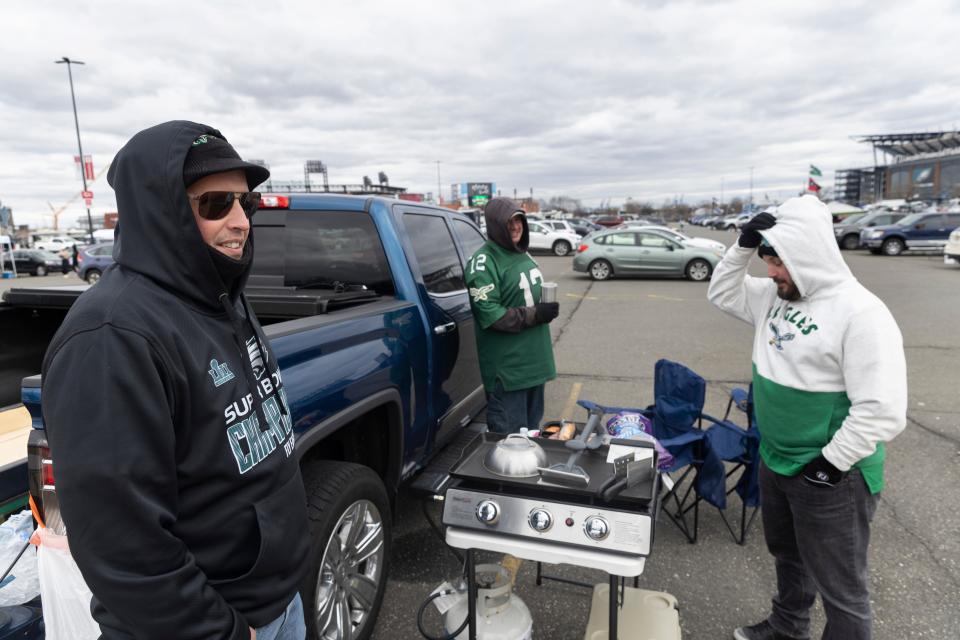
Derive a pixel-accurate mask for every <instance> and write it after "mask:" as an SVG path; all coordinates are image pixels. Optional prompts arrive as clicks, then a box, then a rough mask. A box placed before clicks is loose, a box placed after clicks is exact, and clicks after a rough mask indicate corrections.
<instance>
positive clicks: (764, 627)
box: [733, 620, 806, 640]
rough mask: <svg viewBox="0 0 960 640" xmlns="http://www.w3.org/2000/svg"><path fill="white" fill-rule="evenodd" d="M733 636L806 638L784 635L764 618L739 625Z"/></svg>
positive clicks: (757, 639)
mask: <svg viewBox="0 0 960 640" xmlns="http://www.w3.org/2000/svg"><path fill="white" fill-rule="evenodd" d="M733 638H734V640H806V639H801V638H794V637H793V636H786V635H784V634H782V633H780V632H779V631H777V630H776V629H774V628H773V627H771V626H770V623H769V622H767V621H766V620H764V621H763V622H759V623H757V624H755V625H751V626H749V627H739V628H738V629H736V630H735V631H734V632H733Z"/></svg>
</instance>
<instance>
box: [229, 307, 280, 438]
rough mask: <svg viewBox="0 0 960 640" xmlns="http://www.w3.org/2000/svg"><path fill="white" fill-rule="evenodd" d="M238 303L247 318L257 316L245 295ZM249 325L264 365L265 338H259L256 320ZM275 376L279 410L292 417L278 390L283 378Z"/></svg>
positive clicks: (265, 354) (265, 358) (265, 355)
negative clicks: (257, 343) (258, 345)
mask: <svg viewBox="0 0 960 640" xmlns="http://www.w3.org/2000/svg"><path fill="white" fill-rule="evenodd" d="M240 303H241V304H242V305H243V309H244V311H246V312H247V318H256V317H257V316H255V315H254V313H253V311H252V310H251V309H250V303H249V302H247V297H246V296H240ZM250 326H251V327H253V335H254V336H255V337H256V339H257V341H258V342H259V343H260V352H261V353H262V354H263V362H264V365H266V362H267V347H266V340H261V339H260V338H261V336H262V333H261V332H260V331H258V330H257V329H258V327H257V323H256V322H254V321H253V320H250ZM279 367H280V365H279V363H278V364H277V368H278V369H279ZM277 378H278V379H277V386H276V392H277V402H279V403H280V410H281V411H283V413H285V414H287V415H288V416H290V418H291V419H293V413H291V412H290V408H289V407H287V401H286V400H284V399H283V396H284V395H285V394H283V393H280V390H281V389H283V380H282V379H280V377H279V376H277Z"/></svg>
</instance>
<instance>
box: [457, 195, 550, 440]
mask: <svg viewBox="0 0 960 640" xmlns="http://www.w3.org/2000/svg"><path fill="white" fill-rule="evenodd" d="M483 215H484V218H485V219H486V223H487V237H488V240H487V242H486V243H485V244H484V245H483V246H482V247H480V248H479V249H477V252H476V253H474V254H473V257H471V258H470V261H469V262H468V263H467V286H468V287H469V288H470V307H471V308H472V309H473V315H474V318H475V319H476V323H475V327H476V335H477V352H478V353H479V355H480V373H481V375H482V376H483V386H484V389H486V392H487V427H488V428H489V429H490V431H493V432H496V433H512V432H515V431H518V430H519V429H520V428H522V427H530V428H535V427H537V426H538V425H539V424H540V420H541V419H542V418H543V386H544V384H545V383H546V382H547V380H552V379H553V378H555V377H556V376H557V369H556V366H555V365H554V363H553V344H552V343H551V341H550V328H549V327H548V326H547V325H548V324H549V323H550V321H551V320H553V319H554V318H556V317H557V314H558V313H559V309H560V307H559V305H558V304H557V303H556V302H540V285H541V283H542V282H543V274H542V273H540V269H539V267H538V266H537V263H536V262H534V261H533V258H531V257H530V255H529V254H528V253H527V247H528V246H529V244H530V233H529V231H528V230H527V218H526V216H525V215H524V212H523V210H522V209H520V208H519V207H518V206H517V205H516V203H514V202H513V200H511V199H509V198H494V199H493V200H491V201H490V202H489V203H487V206H486V207H485V208H484V211H483Z"/></svg>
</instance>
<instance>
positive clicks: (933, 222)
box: [833, 210, 960, 256]
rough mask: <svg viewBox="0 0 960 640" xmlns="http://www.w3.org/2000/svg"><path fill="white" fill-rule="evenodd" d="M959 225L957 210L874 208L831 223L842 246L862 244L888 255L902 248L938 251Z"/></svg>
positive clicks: (900, 251)
mask: <svg viewBox="0 0 960 640" xmlns="http://www.w3.org/2000/svg"><path fill="white" fill-rule="evenodd" d="M958 227H960V212H952V211H948V212H942V211H930V210H928V211H920V212H915V213H910V212H909V211H889V210H878V211H874V212H871V213H867V214H864V215H859V214H857V215H855V216H850V217H848V218H847V219H845V220H844V221H843V222H840V223H837V224H835V225H834V226H833V233H834V235H835V236H836V238H837V243H838V244H839V245H840V247H841V248H842V249H847V250H853V249H860V248H866V249H869V250H870V252H871V253H875V254H883V255H888V256H896V255H900V254H901V253H903V252H904V251H941V250H943V249H944V246H945V245H946V244H947V241H948V239H949V238H950V234H951V233H952V232H953V231H954V230H955V229H957V228H958Z"/></svg>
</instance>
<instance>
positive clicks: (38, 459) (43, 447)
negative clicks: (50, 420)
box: [27, 429, 66, 535]
mask: <svg viewBox="0 0 960 640" xmlns="http://www.w3.org/2000/svg"><path fill="white" fill-rule="evenodd" d="M27 476H28V480H29V487H30V497H31V498H32V499H33V502H34V505H35V506H36V509H37V514H36V515H37V516H38V521H39V522H41V523H43V524H45V525H46V526H47V527H49V528H50V529H51V531H53V532H54V533H58V534H60V535H64V534H66V527H65V526H64V525H63V520H62V519H61V517H60V502H59V500H58V499H57V487H56V477H55V476H54V473H53V456H52V455H51V454H50V446H49V444H48V443H47V437H46V435H44V433H43V431H41V430H39V429H34V430H33V431H32V432H31V433H30V438H29V439H28V440H27Z"/></svg>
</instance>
